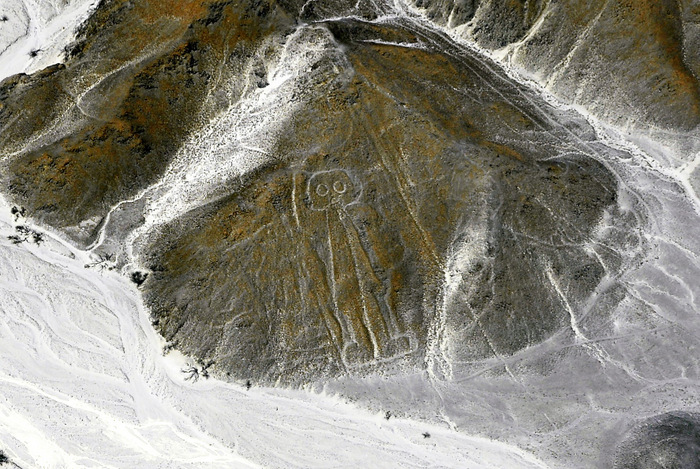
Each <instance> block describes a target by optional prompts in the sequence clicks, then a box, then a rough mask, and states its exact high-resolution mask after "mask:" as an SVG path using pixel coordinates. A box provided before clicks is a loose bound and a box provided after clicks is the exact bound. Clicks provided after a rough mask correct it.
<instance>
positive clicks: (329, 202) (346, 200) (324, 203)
mask: <svg viewBox="0 0 700 469" xmlns="http://www.w3.org/2000/svg"><path fill="white" fill-rule="evenodd" d="M307 192H308V196H309V200H310V201H311V208H312V209H314V210H326V209H328V208H329V207H331V206H338V207H345V206H347V205H349V204H350V203H352V202H353V201H354V200H355V199H356V198H357V195H358V193H357V189H356V187H355V184H354V183H353V181H352V179H350V176H349V175H348V173H346V172H345V171H342V170H331V171H323V172H321V173H316V174H314V175H313V176H311V179H309V187H308V190H307Z"/></svg>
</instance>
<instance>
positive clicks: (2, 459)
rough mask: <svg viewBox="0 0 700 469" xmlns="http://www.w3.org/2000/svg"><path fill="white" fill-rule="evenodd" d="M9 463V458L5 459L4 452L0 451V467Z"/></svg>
mask: <svg viewBox="0 0 700 469" xmlns="http://www.w3.org/2000/svg"><path fill="white" fill-rule="evenodd" d="M9 462H10V458H8V457H7V455H6V454H5V452H4V451H2V450H0V465H2V464H7V463H9Z"/></svg>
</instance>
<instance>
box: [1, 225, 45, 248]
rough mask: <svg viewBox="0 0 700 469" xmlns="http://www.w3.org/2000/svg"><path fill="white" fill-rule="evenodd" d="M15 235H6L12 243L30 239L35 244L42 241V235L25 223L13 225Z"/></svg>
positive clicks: (20, 242)
mask: <svg viewBox="0 0 700 469" xmlns="http://www.w3.org/2000/svg"><path fill="white" fill-rule="evenodd" d="M15 231H16V232H17V234H16V235H10V236H8V237H7V239H9V240H10V241H12V243H13V244H22V243H24V242H27V241H30V240H31V241H32V242H33V243H34V244H36V245H40V244H41V243H43V242H44V235H43V234H42V233H39V232H38V231H36V230H33V229H31V228H29V227H28V226H25V225H19V226H16V227H15Z"/></svg>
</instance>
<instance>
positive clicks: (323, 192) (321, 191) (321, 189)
mask: <svg viewBox="0 0 700 469" xmlns="http://www.w3.org/2000/svg"><path fill="white" fill-rule="evenodd" d="M333 187H334V188H335V184H334V185H333ZM328 192H330V191H329V190H328V186H327V185H325V184H319V185H318V186H316V193H317V194H318V195H320V196H321V197H325V196H327V195H328Z"/></svg>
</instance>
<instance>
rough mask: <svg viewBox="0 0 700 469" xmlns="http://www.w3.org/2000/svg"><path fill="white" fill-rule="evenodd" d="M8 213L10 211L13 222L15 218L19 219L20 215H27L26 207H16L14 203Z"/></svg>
mask: <svg viewBox="0 0 700 469" xmlns="http://www.w3.org/2000/svg"><path fill="white" fill-rule="evenodd" d="M10 213H12V215H14V217H15V222H16V221H17V220H19V218H20V217H22V218H24V217H25V216H26V215H27V209H26V208H24V207H18V206H16V205H14V206H13V207H12V208H11V209H10Z"/></svg>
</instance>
